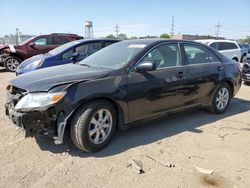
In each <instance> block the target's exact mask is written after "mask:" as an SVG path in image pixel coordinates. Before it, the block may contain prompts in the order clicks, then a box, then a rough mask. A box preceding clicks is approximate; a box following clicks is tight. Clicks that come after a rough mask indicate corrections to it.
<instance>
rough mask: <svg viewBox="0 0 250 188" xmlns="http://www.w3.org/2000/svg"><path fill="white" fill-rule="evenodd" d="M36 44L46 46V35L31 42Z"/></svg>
mask: <svg viewBox="0 0 250 188" xmlns="http://www.w3.org/2000/svg"><path fill="white" fill-rule="evenodd" d="M33 43H34V44H35V45H37V46H46V45H48V40H47V38H46V37H43V38H39V39H37V40H35V41H34V42H33Z"/></svg>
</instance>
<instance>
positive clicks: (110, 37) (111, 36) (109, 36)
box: [106, 34, 116, 39]
mask: <svg viewBox="0 0 250 188" xmlns="http://www.w3.org/2000/svg"><path fill="white" fill-rule="evenodd" d="M106 38H109V39H115V38H116V37H115V36H114V35H112V34H109V35H107V36H106Z"/></svg>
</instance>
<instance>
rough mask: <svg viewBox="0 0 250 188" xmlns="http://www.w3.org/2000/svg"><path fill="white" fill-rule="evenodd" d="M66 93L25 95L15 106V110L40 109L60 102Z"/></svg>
mask: <svg viewBox="0 0 250 188" xmlns="http://www.w3.org/2000/svg"><path fill="white" fill-rule="evenodd" d="M65 94H66V92H56V93H30V94H27V95H25V96H24V97H23V98H22V99H21V100H20V101H19V102H18V103H17V104H16V106H15V109H16V110H20V109H23V110H25V109H33V108H42V107H46V106H49V105H52V104H55V103H57V102H58V101H60V100H61V99H62V98H63V97H64V95H65Z"/></svg>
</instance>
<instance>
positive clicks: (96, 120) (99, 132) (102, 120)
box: [88, 109, 113, 144]
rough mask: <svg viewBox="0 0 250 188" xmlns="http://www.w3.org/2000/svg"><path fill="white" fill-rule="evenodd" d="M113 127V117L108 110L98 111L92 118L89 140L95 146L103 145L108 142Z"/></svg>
mask: <svg viewBox="0 0 250 188" xmlns="http://www.w3.org/2000/svg"><path fill="white" fill-rule="evenodd" d="M112 126H113V122H112V115H111V113H110V111H109V110H107V109H100V110H98V111H97V112H96V113H95V114H94V115H93V116H92V118H91V121H90V125H89V131H88V133H89V138H90V140H91V142H93V143H94V144H101V143H103V142H105V141H106V140H107V138H108V137H109V135H110V132H111V129H112Z"/></svg>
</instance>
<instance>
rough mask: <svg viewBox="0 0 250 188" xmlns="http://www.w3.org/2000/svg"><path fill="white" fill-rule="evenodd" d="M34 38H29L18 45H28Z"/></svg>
mask: <svg viewBox="0 0 250 188" xmlns="http://www.w3.org/2000/svg"><path fill="white" fill-rule="evenodd" d="M34 38H35V37H30V38H28V39H26V40H25V41H23V42H21V43H20V44H19V45H24V44H26V43H28V42H29V41H31V40H33V39H34Z"/></svg>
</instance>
